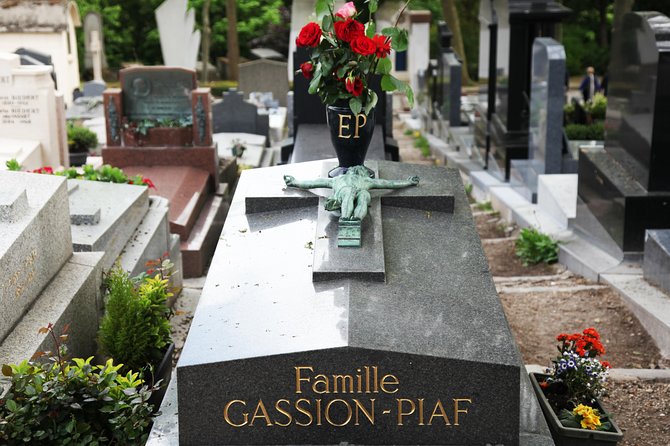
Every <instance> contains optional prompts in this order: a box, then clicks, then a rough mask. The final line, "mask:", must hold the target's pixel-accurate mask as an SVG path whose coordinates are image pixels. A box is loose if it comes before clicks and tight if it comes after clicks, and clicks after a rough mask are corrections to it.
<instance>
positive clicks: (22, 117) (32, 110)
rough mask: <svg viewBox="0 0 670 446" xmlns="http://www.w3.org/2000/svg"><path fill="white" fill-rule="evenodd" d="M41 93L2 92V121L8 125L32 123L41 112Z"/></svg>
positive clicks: (0, 98) (0, 106)
mask: <svg viewBox="0 0 670 446" xmlns="http://www.w3.org/2000/svg"><path fill="white" fill-rule="evenodd" d="M38 102H39V95H36V94H0V123H1V124H7V125H16V124H32V123H33V118H34V116H35V115H37V114H39V113H40V108H39V104H38Z"/></svg>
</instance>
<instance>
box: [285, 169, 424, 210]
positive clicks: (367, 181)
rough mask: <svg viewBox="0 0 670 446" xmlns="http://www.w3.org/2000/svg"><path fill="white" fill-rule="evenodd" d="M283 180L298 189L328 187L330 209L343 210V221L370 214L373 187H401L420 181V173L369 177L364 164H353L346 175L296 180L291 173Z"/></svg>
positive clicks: (328, 205) (328, 208)
mask: <svg viewBox="0 0 670 446" xmlns="http://www.w3.org/2000/svg"><path fill="white" fill-rule="evenodd" d="M284 182H285V183H286V185H287V186H289V187H296V188H299V189H318V188H328V189H332V190H333V195H332V196H331V197H330V198H329V199H328V200H326V204H325V208H326V210H328V211H336V210H338V209H339V210H340V212H341V215H340V220H341V221H362V220H363V219H364V218H365V216H366V215H367V214H368V206H369V205H370V200H371V197H370V192H369V190H370V189H402V188H405V187H410V186H416V185H418V184H419V177H417V176H413V177H409V178H408V179H407V180H383V179H375V178H370V177H369V175H368V170H367V168H365V167H364V166H353V167H350V168H349V169H348V170H347V172H346V173H345V174H344V175H340V176H337V177H335V178H317V179H316V180H304V181H301V180H296V179H295V178H294V177H292V176H291V175H284Z"/></svg>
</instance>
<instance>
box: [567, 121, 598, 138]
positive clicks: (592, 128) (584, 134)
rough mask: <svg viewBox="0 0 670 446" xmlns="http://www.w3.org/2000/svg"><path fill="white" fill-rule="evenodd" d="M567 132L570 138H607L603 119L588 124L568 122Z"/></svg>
mask: <svg viewBox="0 0 670 446" xmlns="http://www.w3.org/2000/svg"><path fill="white" fill-rule="evenodd" d="M565 134H566V135H567V137H568V139H570V140H587V141H591V140H596V141H603V140H604V139H605V124H604V123H603V122H602V121H598V122H594V123H593V124H591V125H586V124H568V125H566V126H565Z"/></svg>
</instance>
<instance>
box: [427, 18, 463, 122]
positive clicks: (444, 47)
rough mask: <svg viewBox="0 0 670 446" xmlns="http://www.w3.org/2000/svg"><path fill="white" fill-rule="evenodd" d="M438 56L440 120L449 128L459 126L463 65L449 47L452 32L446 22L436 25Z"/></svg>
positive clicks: (437, 98)
mask: <svg viewBox="0 0 670 446" xmlns="http://www.w3.org/2000/svg"><path fill="white" fill-rule="evenodd" d="M438 28H439V29H438V32H439V36H440V55H439V56H438V59H437V76H436V77H435V79H434V82H436V83H437V84H438V85H437V88H436V90H437V91H436V92H435V93H436V98H435V102H437V105H438V107H439V110H440V114H441V116H442V119H443V120H445V121H447V122H448V123H449V125H450V126H455V127H457V126H460V125H461V78H462V74H463V73H462V71H463V66H462V65H463V64H462V63H461V61H460V60H459V58H458V56H457V55H456V53H454V50H453V48H452V47H451V37H452V35H453V34H452V32H451V30H450V29H449V27H448V26H447V24H446V22H442V21H440V22H439V23H438Z"/></svg>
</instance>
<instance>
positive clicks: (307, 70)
mask: <svg viewBox="0 0 670 446" xmlns="http://www.w3.org/2000/svg"><path fill="white" fill-rule="evenodd" d="M300 69H301V70H302V75H303V76H305V79H311V78H312V77H314V65H312V62H305V63H304V64H302V65H300Z"/></svg>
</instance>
